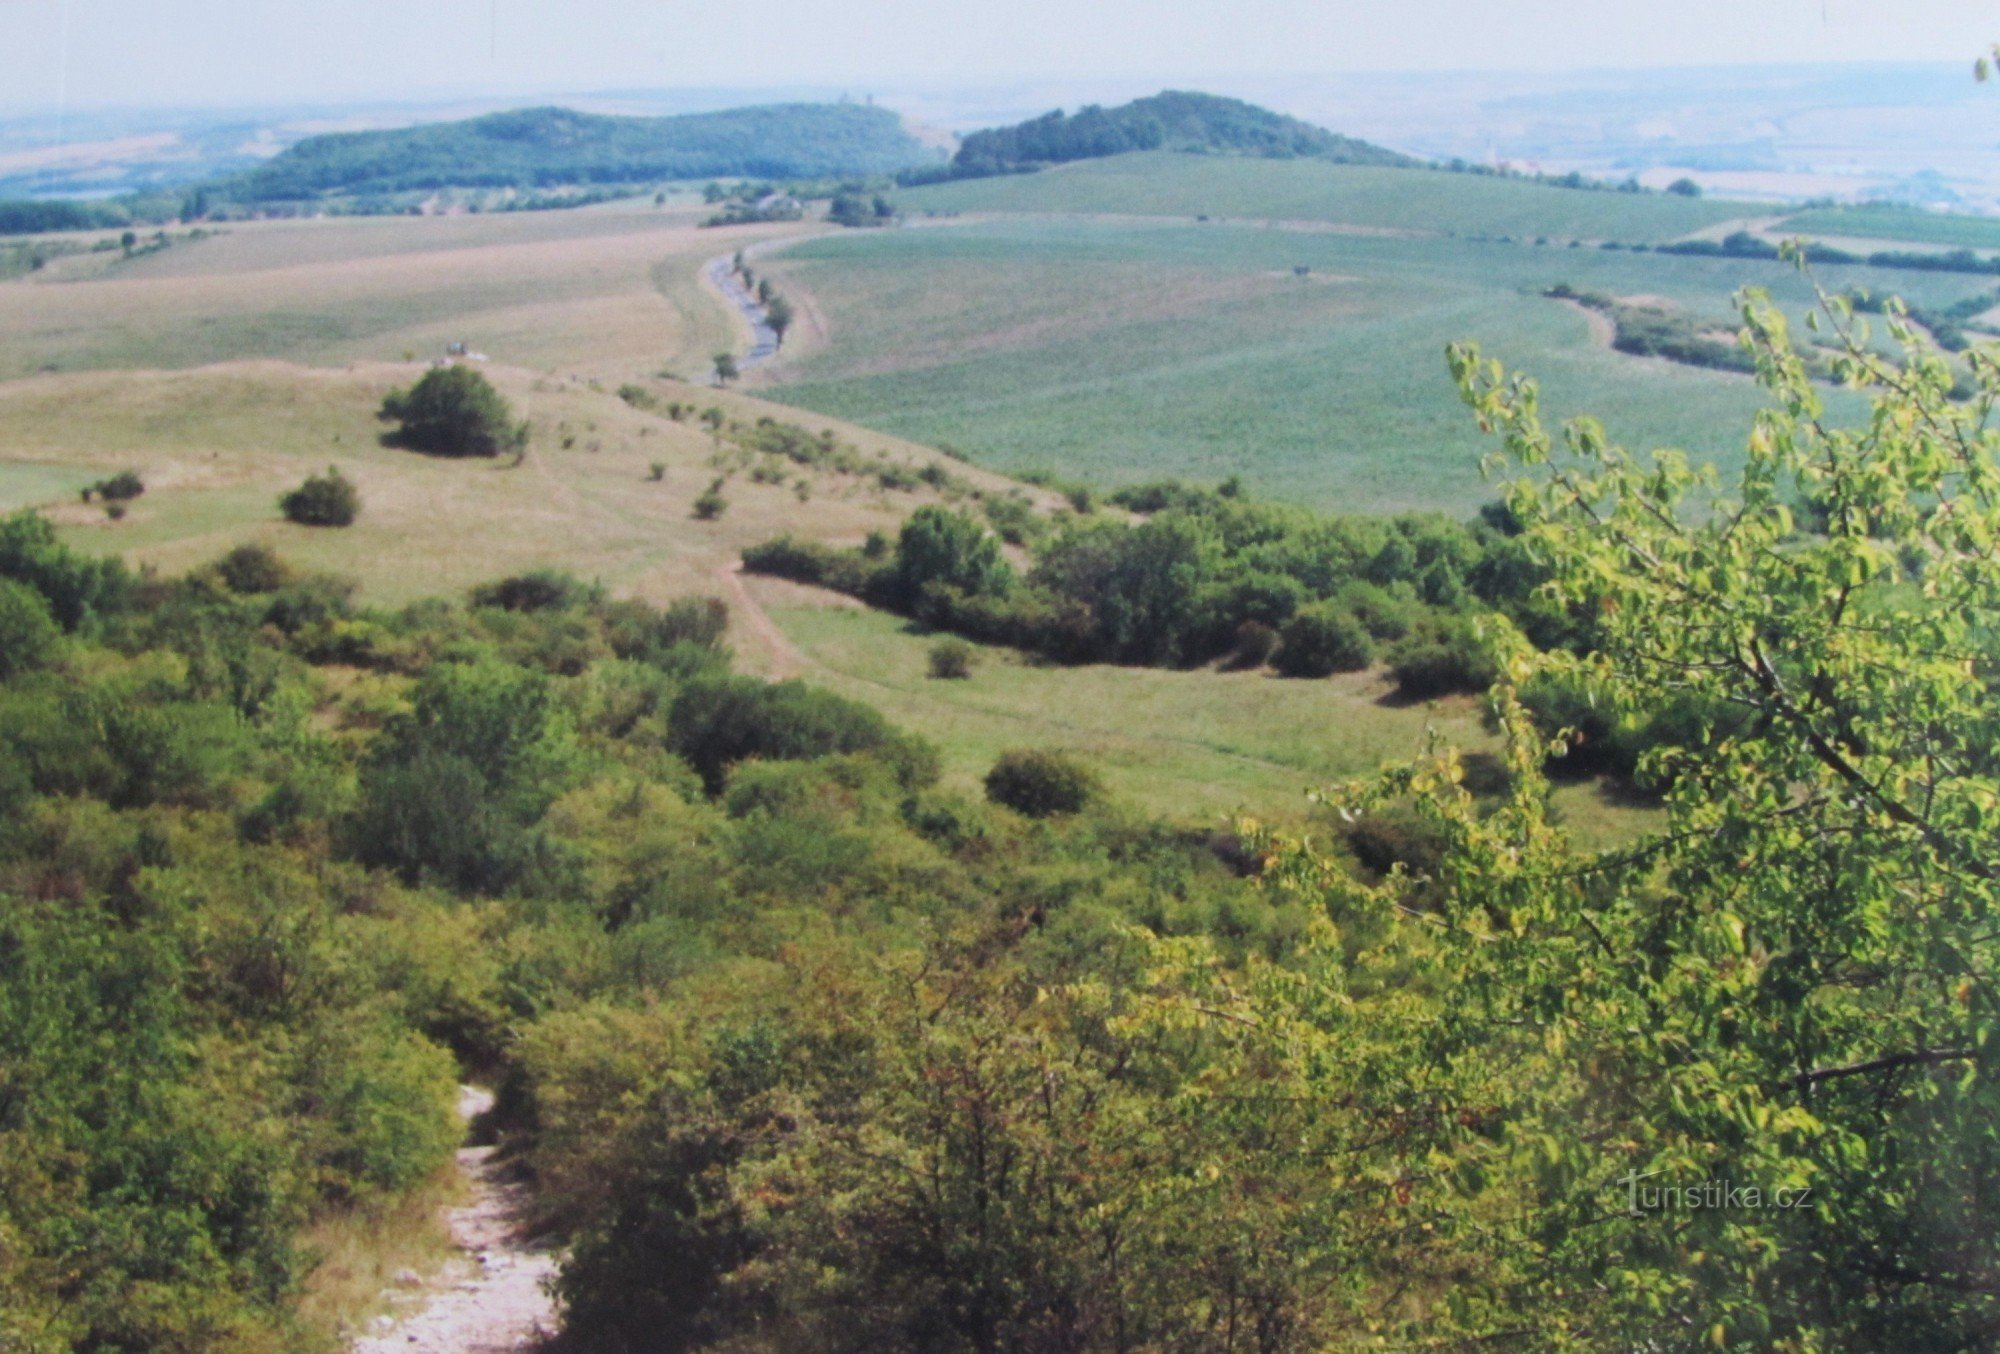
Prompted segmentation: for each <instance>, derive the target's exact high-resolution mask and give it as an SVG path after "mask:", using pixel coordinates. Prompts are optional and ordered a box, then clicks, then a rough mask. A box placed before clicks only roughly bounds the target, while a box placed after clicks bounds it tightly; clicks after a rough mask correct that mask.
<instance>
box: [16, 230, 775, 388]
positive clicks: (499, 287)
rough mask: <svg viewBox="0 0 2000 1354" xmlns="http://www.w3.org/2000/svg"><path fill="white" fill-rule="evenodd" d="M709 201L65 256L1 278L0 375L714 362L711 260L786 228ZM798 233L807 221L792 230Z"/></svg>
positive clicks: (731, 332)
mask: <svg viewBox="0 0 2000 1354" xmlns="http://www.w3.org/2000/svg"><path fill="white" fill-rule="evenodd" d="M696 211H697V209H696V208H692V207H689V208H675V207H672V206H670V207H667V208H664V209H658V208H654V207H653V206H652V205H651V203H650V201H646V202H619V203H612V204H607V205H605V206H602V207H595V208H586V209H581V210H577V211H568V212H523V213H509V214H488V215H467V216H458V217H441V218H440V217H424V218H407V217H372V218H355V217H345V218H332V219H325V220H306V221H292V222H260V223H253V224H247V225H239V226H234V227H231V228H230V229H229V230H228V231H227V232H226V233H223V234H219V235H215V236H211V237H209V238H207V239H203V240H199V241H185V242H180V243H176V244H175V245H174V246H173V247H171V248H169V249H166V250H163V251H161V252H159V253H157V254H149V255H146V256H144V257H141V258H136V259H132V260H129V261H127V260H122V259H119V258H118V257H117V256H116V255H111V256H106V255H94V256H93V255H84V256H80V257H78V258H76V259H62V260H57V261H56V262H55V263H52V264H51V265H50V266H49V267H48V268H46V269H44V270H43V271H42V272H40V273H37V274H34V275H33V276H31V277H29V278H26V279H21V280H17V281H15V282H12V283H8V284H6V285H0V381H5V380H9V379H13V378H15V377H19V376H25V375H31V374H38V373H45V372H64V371H81V370H104V369H111V368H186V367H192V366H200V365H204V364H208V363H215V362H232V361H245V360H258V359H265V358H281V359H285V360H288V361H294V362H301V363H310V364H315V365H330V364H336V363H347V362H370V361H375V362H380V361H395V360H397V359H399V358H401V357H402V356H403V354H405V353H416V354H420V355H425V356H428V355H431V354H433V353H436V352H438V351H441V349H442V346H443V345H444V344H445V343H446V342H449V341H452V340H464V341H466V342H468V343H470V344H471V345H472V347H474V348H475V349H478V350H480V351H483V352H487V353H490V354H492V355H493V356H494V358H495V359H497V360H501V361H506V362H510V363H514V364H517V365H521V366H527V367H536V368H540V369H543V370H547V371H553V372H561V373H578V374H582V375H587V376H599V377H603V378H605V379H609V380H613V381H617V380H624V379H628V378H629V377H631V376H633V375H637V374H642V373H646V372H651V371H655V370H658V369H660V368H662V367H668V368H673V369H676V370H683V371H687V372H690V373H694V372H698V371H701V370H705V369H706V367H707V364H708V358H709V355H710V354H712V353H714V352H716V351H717V350H719V349H721V348H724V347H728V346H730V345H731V344H732V343H734V342H735V341H736V327H735V326H736V324H737V323H738V322H737V321H736V320H735V319H734V318H733V317H732V316H731V315H730V314H729V313H728V312H727V311H726V310H724V309H723V308H722V307H720V306H718V305H717V304H715V303H714V302H713V301H712V300H711V299H710V298H709V297H708V296H707V294H706V293H705V292H704V291H703V290H702V286H701V283H700V281H699V274H700V264H701V261H702V260H703V259H705V258H708V257H711V256H713V255H714V254H716V253H720V252H724V251H726V250H731V249H736V248H741V247H742V246H743V245H744V244H746V243H749V242H753V241H755V240H757V239H760V238H765V237H767V236H769V235H771V234H772V233H773V231H772V228H769V227H762V228H758V227H751V228H743V229H732V230H717V231H698V230H695V229H694V228H693V221H694V218H695V213H696ZM789 229H790V230H791V231H792V232H794V233H795V232H796V231H797V230H798V229H799V228H798V227H796V226H794V227H790V228H789Z"/></svg>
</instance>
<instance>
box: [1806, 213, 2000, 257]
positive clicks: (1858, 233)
mask: <svg viewBox="0 0 2000 1354" xmlns="http://www.w3.org/2000/svg"><path fill="white" fill-rule="evenodd" d="M1778 229H1779V230H1780V231H1781V232H1783V233H1786V234H1798V235H1813V236H1819V235H1833V236H1840V237H1842V238H1843V239H1848V238H1851V239H1859V240H1874V241H1882V242H1884V243H1885V244H1894V243H1897V242H1906V243H1910V244H1924V245H1937V246H1939V247H1942V248H1949V249H2000V219H1996V218H1994V217H1990V216H1946V215H1942V214H1940V213H1938V212H1925V211H1918V210H1916V209H1914V208H1911V207H1892V206H1872V205H1871V206H1863V207H1821V208H1816V209H1814V210H1811V211H1803V212H1799V213H1797V214H1795V215H1792V216H1788V217H1786V218H1785V219H1784V220H1783V221H1782V222H1780V223H1779V225H1778Z"/></svg>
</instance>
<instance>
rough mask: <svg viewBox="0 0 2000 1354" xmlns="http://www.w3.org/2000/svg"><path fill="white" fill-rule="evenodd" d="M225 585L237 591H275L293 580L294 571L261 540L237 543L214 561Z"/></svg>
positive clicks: (217, 573)
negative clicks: (237, 544)
mask: <svg viewBox="0 0 2000 1354" xmlns="http://www.w3.org/2000/svg"><path fill="white" fill-rule="evenodd" d="M215 572H216V575H217V576H218V577H219V578H221V579H222V583H223V586H224V587H226V588H228V589H229V590H230V591H231V592H236V593H260V592H276V591H277V590H278V589H279V588H282V587H284V586H285V584H287V583H289V582H291V581H292V570H291V567H290V566H289V565H287V564H286V563H285V562H284V561H283V560H282V559H280V558H278V552H277V551H275V550H273V549H271V547H270V546H268V545H264V544H262V543H261V542H257V541H250V542H246V543H245V544H243V545H239V546H237V547H236V548H235V549H233V550H231V551H230V552H229V553H228V554H226V555H224V556H223V557H222V558H221V559H219V560H217V561H216V562H215Z"/></svg>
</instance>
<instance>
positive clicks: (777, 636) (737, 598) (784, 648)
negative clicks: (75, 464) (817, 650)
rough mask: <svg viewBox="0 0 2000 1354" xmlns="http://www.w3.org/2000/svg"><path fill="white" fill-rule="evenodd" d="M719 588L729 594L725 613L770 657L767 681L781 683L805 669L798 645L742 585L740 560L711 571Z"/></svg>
mask: <svg viewBox="0 0 2000 1354" xmlns="http://www.w3.org/2000/svg"><path fill="white" fill-rule="evenodd" d="M715 576H716V578H717V579H718V580H720V581H721V583H722V587H723V590H724V591H725V592H727V593H728V594H729V608H730V611H729V616H730V619H731V620H732V621H741V622H742V623H743V628H744V629H745V630H746V631H748V632H749V633H750V634H751V635H753V636H754V637H755V638H756V640H757V642H758V643H759V644H761V645H762V646H763V647H764V650H765V652H766V653H768V654H769V655H770V658H771V680H772V681H774V682H782V681H784V680H785V679H786V678H788V677H796V676H798V675H799V674H800V673H802V672H804V671H805V670H806V656H805V655H804V654H802V653H800V652H799V647H798V645H796V644H794V643H792V641H791V640H790V639H789V638H788V637H787V636H786V635H785V632H784V631H783V630H780V629H779V628H778V623H777V622H776V621H774V620H772V619H771V618H770V616H769V615H768V614H766V612H765V611H764V608H763V607H761V606H759V605H758V604H757V599H756V598H755V597H752V596H751V595H750V589H748V588H746V587H744V586H743V565H742V562H741V561H738V562H737V563H735V564H730V565H726V566H724V567H723V568H720V569H717V570H716V571H715Z"/></svg>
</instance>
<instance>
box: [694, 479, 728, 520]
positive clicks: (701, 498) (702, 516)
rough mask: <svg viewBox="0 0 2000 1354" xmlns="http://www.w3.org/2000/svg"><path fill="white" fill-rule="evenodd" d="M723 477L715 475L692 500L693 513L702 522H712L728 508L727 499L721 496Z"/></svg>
mask: <svg viewBox="0 0 2000 1354" xmlns="http://www.w3.org/2000/svg"><path fill="white" fill-rule="evenodd" d="M723 481H724V477H723V476H717V477H716V478H715V479H714V480H713V481H711V482H710V483H709V486H708V488H706V489H704V490H702V491H701V493H700V494H698V495H697V496H696V497H695V500H694V515H695V517H696V518H698V519H699V520H701V521H703V522H713V521H714V520H715V519H716V518H718V517H720V516H722V514H723V513H725V512H727V511H728V510H729V500H728V499H726V498H724V497H723V496H722V485H723Z"/></svg>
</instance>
